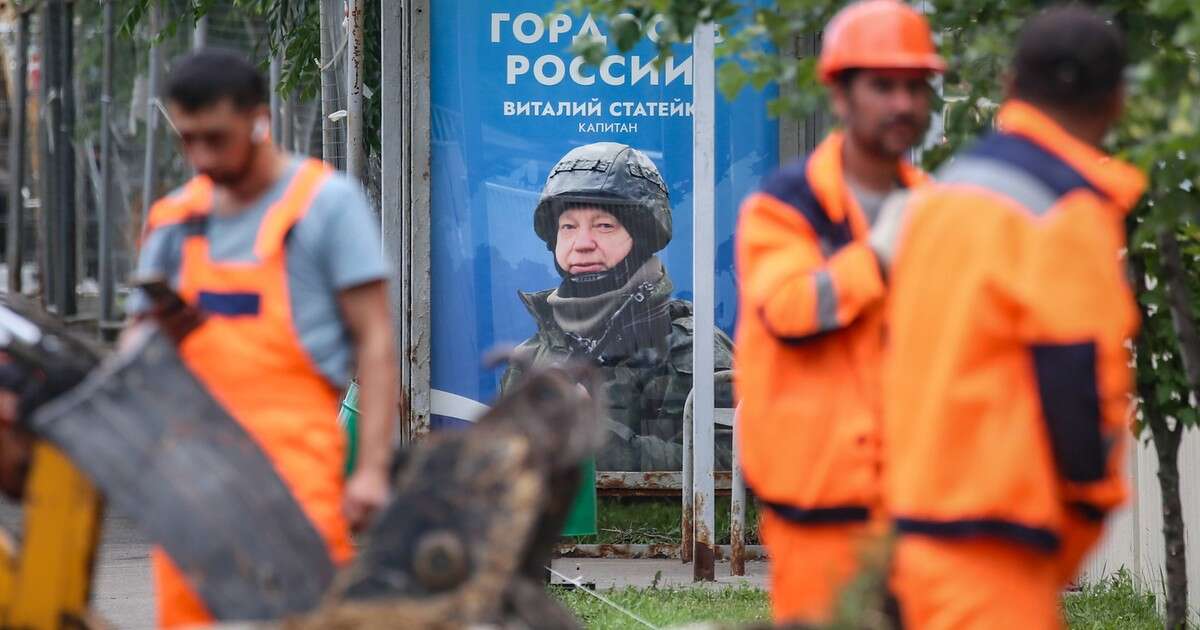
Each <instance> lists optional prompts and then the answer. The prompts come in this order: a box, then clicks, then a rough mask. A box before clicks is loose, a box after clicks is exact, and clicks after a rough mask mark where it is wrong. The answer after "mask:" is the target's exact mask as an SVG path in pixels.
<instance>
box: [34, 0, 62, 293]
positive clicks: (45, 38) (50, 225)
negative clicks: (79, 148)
mask: <svg viewBox="0 0 1200 630" xmlns="http://www.w3.org/2000/svg"><path fill="white" fill-rule="evenodd" d="M41 8H42V10H41V12H40V13H39V15H38V30H39V35H40V37H41V42H42V45H41V51H40V52H41V57H42V59H41V67H42V78H41V87H40V89H39V92H40V93H39V95H38V110H39V111H38V116H37V117H36V119H35V120H37V144H38V146H37V158H38V159H37V174H38V175H37V188H38V207H37V237H38V238H37V240H38V287H39V292H40V294H41V301H42V304H43V305H45V306H50V305H52V304H53V302H54V299H53V295H54V282H55V277H54V266H55V265H56V264H57V262H58V261H57V259H56V257H55V253H54V252H55V247H54V233H55V232H54V218H55V217H54V212H53V209H54V208H55V206H56V205H57V204H56V203H55V201H54V196H55V194H56V190H55V189H54V186H53V184H52V182H51V180H52V179H53V175H52V174H53V172H54V140H55V134H54V124H55V121H57V120H58V116H57V114H56V112H55V108H54V105H55V101H56V100H57V99H58V96H59V95H58V92H57V91H56V90H55V87H54V75H55V73H56V72H57V68H56V66H57V63H56V62H55V61H54V56H55V55H56V54H58V52H57V51H58V36H57V34H56V29H54V28H53V24H54V20H53V17H54V16H53V14H54V3H52V2H44V3H42V7H41Z"/></svg>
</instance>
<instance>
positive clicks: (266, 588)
mask: <svg viewBox="0 0 1200 630" xmlns="http://www.w3.org/2000/svg"><path fill="white" fill-rule="evenodd" d="M29 425H30V427H31V429H32V430H33V431H34V432H35V433H37V434H38V435H39V436H41V437H43V438H44V439H47V440H49V441H50V442H52V443H54V444H55V445H56V446H58V447H59V448H61V449H62V450H63V451H64V452H65V453H66V454H67V455H68V456H70V457H71V459H72V461H73V462H74V463H75V465H76V466H78V467H79V468H80V469H81V470H83V471H84V473H86V474H87V475H88V477H89V478H90V479H91V480H92V481H93V483H95V484H96V486H98V487H99V488H100V489H101V490H102V491H103V492H104V495H105V497H106V499H107V500H108V502H109V503H111V504H112V505H113V506H114V507H115V508H116V509H117V510H118V511H120V512H122V513H125V514H129V515H130V516H131V517H132V518H134V519H135V520H136V522H137V525H138V527H139V529H141V530H142V532H143V533H144V534H145V535H146V536H147V537H148V538H149V539H150V540H151V541H152V542H154V543H155V544H158V545H161V546H162V547H163V548H164V549H166V551H167V553H168V554H169V555H170V556H171V558H172V560H173V561H174V562H175V564H176V565H177V566H178V567H179V568H180V570H181V571H183V572H184V574H186V575H188V576H189V578H190V580H191V582H192V584H193V586H194V587H195V589H196V592H197V594H198V595H199V596H200V598H201V600H202V601H203V602H204V603H205V605H206V607H207V608H208V610H209V611H210V612H211V613H212V615H213V616H214V617H215V618H216V619H219V620H267V619H277V618H280V617H282V616H285V615H288V614H295V613H299V612H304V611H307V610H310V609H312V608H313V607H314V606H315V604H316V603H317V602H318V601H319V600H320V598H321V596H322V594H323V593H325V591H326V590H327V589H328V587H329V585H330V584H331V582H332V580H333V575H334V567H333V563H332V561H331V560H330V559H329V556H328V554H327V553H326V551H325V549H326V547H325V544H324V541H323V540H322V539H321V537H320V535H319V534H318V533H317V531H316V529H315V528H314V527H313V526H312V524H311V522H310V521H309V520H308V518H307V517H306V516H305V514H304V512H303V510H302V509H301V508H300V505H299V504H298V503H297V502H296V500H295V498H294V497H293V496H292V494H291V492H290V491H289V490H288V488H287V486H286V485H284V483H283V480H282V479H281V478H280V477H279V475H278V473H277V472H276V471H275V468H274V466H273V465H272V464H271V462H270V460H268V459H267V456H266V454H265V453H263V451H262V449H261V448H260V447H259V446H258V445H257V443H256V442H255V441H254V440H253V438H251V437H250V435H249V434H248V433H246V431H245V429H243V428H242V426H241V424H239V423H238V421H237V420H235V419H234V418H233V417H232V416H230V415H229V413H228V412H227V411H225V409H224V408H222V407H221V406H220V404H218V403H217V402H216V400H214V399H213V397H212V396H211V395H210V394H209V393H208V391H207V390H205V389H204V387H203V385H201V384H200V382H199V381H197V380H196V378H195V376H193V375H192V374H191V372H190V371H188V370H187V368H186V366H185V365H184V364H183V362H182V361H181V360H180V359H179V356H178V354H177V353H176V351H175V347H174V345H173V344H172V343H171V342H170V341H168V340H167V339H166V338H165V337H163V336H162V335H161V334H159V333H157V332H150V333H149V334H147V335H146V336H145V337H144V338H142V339H141V340H140V342H139V343H137V344H135V345H134V346H133V347H132V348H130V349H129V350H128V351H125V352H122V353H120V354H117V355H113V356H111V357H109V359H108V360H106V361H105V362H104V363H103V364H102V365H101V366H100V367H99V368H98V369H96V370H94V371H93V372H92V373H91V374H90V375H89V376H88V377H87V379H86V380H85V381H84V382H83V383H82V384H80V385H79V386H77V387H75V388H74V389H72V390H71V391H69V392H68V393H66V394H65V395H62V396H60V397H58V398H56V399H54V400H52V401H50V402H48V403H46V404H45V405H43V406H42V407H41V408H39V409H38V410H37V412H36V413H34V415H33V417H32V418H31V419H30V421H29Z"/></svg>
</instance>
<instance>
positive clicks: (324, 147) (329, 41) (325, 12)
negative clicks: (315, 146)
mask: <svg viewBox="0 0 1200 630" xmlns="http://www.w3.org/2000/svg"><path fill="white" fill-rule="evenodd" d="M320 1H321V4H320V17H321V157H322V159H324V160H325V162H326V163H328V164H330V165H331V166H334V167H337V166H340V164H339V163H338V155H337V150H336V147H337V140H338V133H337V123H335V122H334V121H332V120H330V119H329V116H330V115H331V114H333V112H335V111H337V110H336V109H335V108H336V107H337V103H338V90H337V77H336V76H335V67H336V66H337V62H336V61H335V59H334V52H335V51H336V50H337V44H336V39H335V38H334V36H333V28H334V26H333V25H334V24H335V23H336V21H335V17H334V15H332V8H331V7H330V6H329V2H327V1H326V0H320ZM339 4H340V3H339Z"/></svg>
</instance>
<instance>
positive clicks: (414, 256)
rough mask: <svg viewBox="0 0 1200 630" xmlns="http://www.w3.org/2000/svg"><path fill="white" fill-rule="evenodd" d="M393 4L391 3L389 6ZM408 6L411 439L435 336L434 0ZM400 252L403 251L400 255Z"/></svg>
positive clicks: (422, 416) (405, 180)
mask: <svg viewBox="0 0 1200 630" xmlns="http://www.w3.org/2000/svg"><path fill="white" fill-rule="evenodd" d="M388 4H391V3H388ZM399 4H403V5H404V11H405V14H404V29H403V33H404V38H403V39H402V40H401V43H400V46H401V47H402V50H403V54H404V55H405V56H404V63H403V75H402V76H404V77H405V81H406V84H405V86H404V94H403V98H402V99H401V102H402V103H404V112H405V113H404V118H403V120H404V127H403V134H404V135H403V140H402V141H403V143H404V144H403V150H402V152H401V153H402V165H401V170H400V173H401V174H402V177H401V178H400V182H401V186H403V194H402V200H403V201H402V203H403V207H402V208H401V211H402V212H403V213H404V219H403V220H404V241H403V242H401V243H398V244H395V245H394V246H395V247H396V248H397V249H399V248H401V247H402V248H405V250H406V252H404V253H406V254H407V257H408V258H407V261H406V264H405V266H404V267H402V269H404V273H403V274H402V276H401V278H402V282H403V283H404V286H403V287H402V295H403V300H404V302H403V309H402V310H399V311H397V312H396V315H397V316H399V317H404V315H405V314H407V318H406V319H405V320H404V322H403V325H404V326H405V335H404V337H403V339H404V352H403V354H401V355H400V356H403V357H409V360H408V361H402V362H401V364H402V365H403V366H404V367H403V368H402V369H403V370H405V373H406V378H405V386H406V387H407V388H408V391H407V393H408V403H409V404H408V414H407V420H408V437H409V439H415V438H416V437H418V436H420V435H423V434H425V433H427V432H428V431H429V413H430V371H429V370H430V363H429V361H430V356H431V354H430V347H429V339H430V337H432V333H431V326H430V310H429V290H430V288H429V286H430V285H429V280H430V276H429V260H430V258H431V255H430V242H431V237H430V224H431V217H430V214H429V208H430V182H431V181H432V179H433V178H432V177H431V176H430V146H431V141H432V134H431V130H430V127H431V122H432V111H431V110H432V104H431V103H430V100H429V85H430V70H431V66H430V61H429V48H430V33H429V8H430V7H429V5H430V0H411V1H410V2H404V3H399ZM398 254H399V252H398Z"/></svg>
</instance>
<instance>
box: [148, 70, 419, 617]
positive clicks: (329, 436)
mask: <svg viewBox="0 0 1200 630" xmlns="http://www.w3.org/2000/svg"><path fill="white" fill-rule="evenodd" d="M267 96H268V95H267V89H266V83H265V81H264V80H263V77H262V75H261V74H260V73H259V72H258V71H257V69H256V68H255V67H254V65H252V64H251V63H250V62H249V61H248V60H246V59H245V58H244V57H242V56H241V55H239V54H237V53H233V52H228V51H222V50H215V49H207V50H201V51H198V52H195V53H193V54H191V55H189V56H187V57H185V58H183V59H181V60H180V61H179V62H178V63H177V64H176V67H175V69H174V70H173V72H172V75H171V77H170V79H169V81H168V83H167V93H166V100H167V102H168V105H169V111H170V115H171V119H172V122H173V123H174V126H175V128H176V129H177V131H178V132H179V136H180V140H181V146H182V149H183V152H184V154H185V155H186V157H187V159H188V162H189V163H190V164H191V165H192V167H193V168H195V170H196V172H197V175H196V177H195V178H193V179H192V180H191V181H190V182H188V183H187V184H186V185H184V186H183V187H182V188H180V189H178V190H177V191H175V192H174V193H172V194H171V195H168V196H167V197H165V198H163V199H161V200H159V201H158V202H157V203H155V204H154V206H153V207H152V208H151V209H150V213H149V216H148V217H147V221H146V228H145V232H144V236H143V240H142V246H141V251H140V253H139V258H138V265H137V274H138V277H139V278H142V279H143V282H142V283H140V284H139V290H138V291H136V292H135V293H134V295H133V296H132V298H131V303H130V305H129V311H130V313H131V314H132V315H133V318H134V321H135V322H137V321H141V320H146V319H153V320H155V321H156V322H157V323H158V324H159V326H160V327H161V328H162V329H163V330H164V331H165V332H166V334H167V335H168V336H170V337H171V338H173V339H175V341H176V342H177V343H178V346H179V352H180V356H181V358H182V359H183V361H184V362H185V363H186V364H187V366H188V368H189V369H190V370H191V371H192V372H193V374H195V375H196V377H197V378H198V379H199V380H200V381H201V382H202V383H204V384H205V386H206V387H207V388H208V389H209V391H210V392H211V393H212V395H213V396H214V397H215V398H216V399H217V400H218V401H220V402H221V404H222V405H224V406H225V408H226V409H227V410H228V411H229V412H230V413H231V414H232V415H233V416H234V418H236V419H237V420H238V421H239V422H240V423H241V424H242V425H243V426H244V427H245V428H246V430H247V432H248V433H249V434H250V435H251V436H252V437H254V439H255V440H256V442H258V444H259V446H260V447H262V448H263V450H264V451H265V452H266V454H267V456H268V457H269V458H270V459H271V461H272V463H273V464H274V465H275V467H276V469H277V470H278V472H279V474H280V476H281V477H282V478H283V480H284V481H285V483H286V484H287V486H288V488H289V489H290V490H291V491H292V493H293V494H294V495H295V497H296V499H297V501H298V502H299V503H300V505H301V506H302V508H303V509H304V512H305V514H306V515H307V516H308V517H309V519H310V520H311V521H312V523H313V525H314V527H315V528H316V529H317V531H318V532H320V534H321V535H322V537H323V538H324V539H325V542H326V544H327V545H328V548H329V549H328V550H329V553H330V556H331V557H332V558H333V560H334V561H335V562H337V563H344V562H345V561H347V560H348V559H349V557H350V555H351V553H352V548H351V541H350V531H351V530H355V529H360V528H362V527H363V526H364V525H366V524H367V523H368V522H369V520H370V517H371V516H372V515H373V514H374V513H375V512H376V511H377V510H378V509H379V508H380V507H382V506H383V505H384V503H385V502H386V500H387V497H388V489H389V480H388V468H389V465H390V458H391V449H392V432H393V414H394V413H395V410H396V409H397V403H398V400H399V392H398V386H399V375H398V371H397V365H396V357H395V350H394V345H393V334H392V320H391V314H390V312H389V307H388V294H387V276H388V268H387V265H386V263H385V262H384V260H383V256H382V251H381V247H380V240H379V233H378V228H377V227H376V225H375V224H374V220H373V217H372V213H371V211H370V209H369V207H368V205H367V201H366V198H365V196H364V195H363V193H362V191H361V189H360V187H359V186H358V185H357V183H355V182H353V181H352V180H350V179H348V178H346V177H344V176H341V175H337V174H335V173H334V172H333V171H331V169H329V167H328V166H326V165H325V164H323V163H322V162H320V161H317V160H312V159H302V158H299V157H296V156H292V155H289V154H287V153H285V152H283V151H280V150H279V149H278V148H277V147H275V145H274V144H273V143H272V142H271V139H270V137H269V123H270V111H269V108H268V105H267ZM135 325H136V324H135ZM356 369H357V373H358V374H359V377H360V379H359V410H360V428H359V432H360V435H361V444H360V450H359V454H358V462H357V466H356V467H355V468H354V470H353V472H352V473H351V474H350V475H349V477H348V478H346V479H343V466H344V458H345V450H346V439H345V436H344V435H343V433H342V431H341V429H340V428H339V427H338V425H337V407H338V400H339V394H340V391H341V390H342V389H343V388H344V387H345V386H346V384H347V383H348V382H349V379H350V376H351V374H353V373H354V372H355V370H356ZM154 569H155V581H156V587H157V589H158V599H159V603H158V610H159V623H160V625H161V626H179V625H187V624H193V623H204V622H207V621H210V618H209V615H208V613H207V611H206V610H205V609H204V606H203V605H202V604H201V603H200V601H199V600H198V599H197V598H196V596H195V595H194V593H193V591H192V588H191V585H190V584H188V582H187V580H186V577H185V576H183V575H182V574H181V573H180V572H179V571H178V570H177V569H176V568H175V567H174V566H173V565H172V564H171V562H170V560H169V559H168V558H167V557H166V556H165V555H164V554H162V553H161V552H159V553H156V554H155V558H154Z"/></svg>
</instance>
